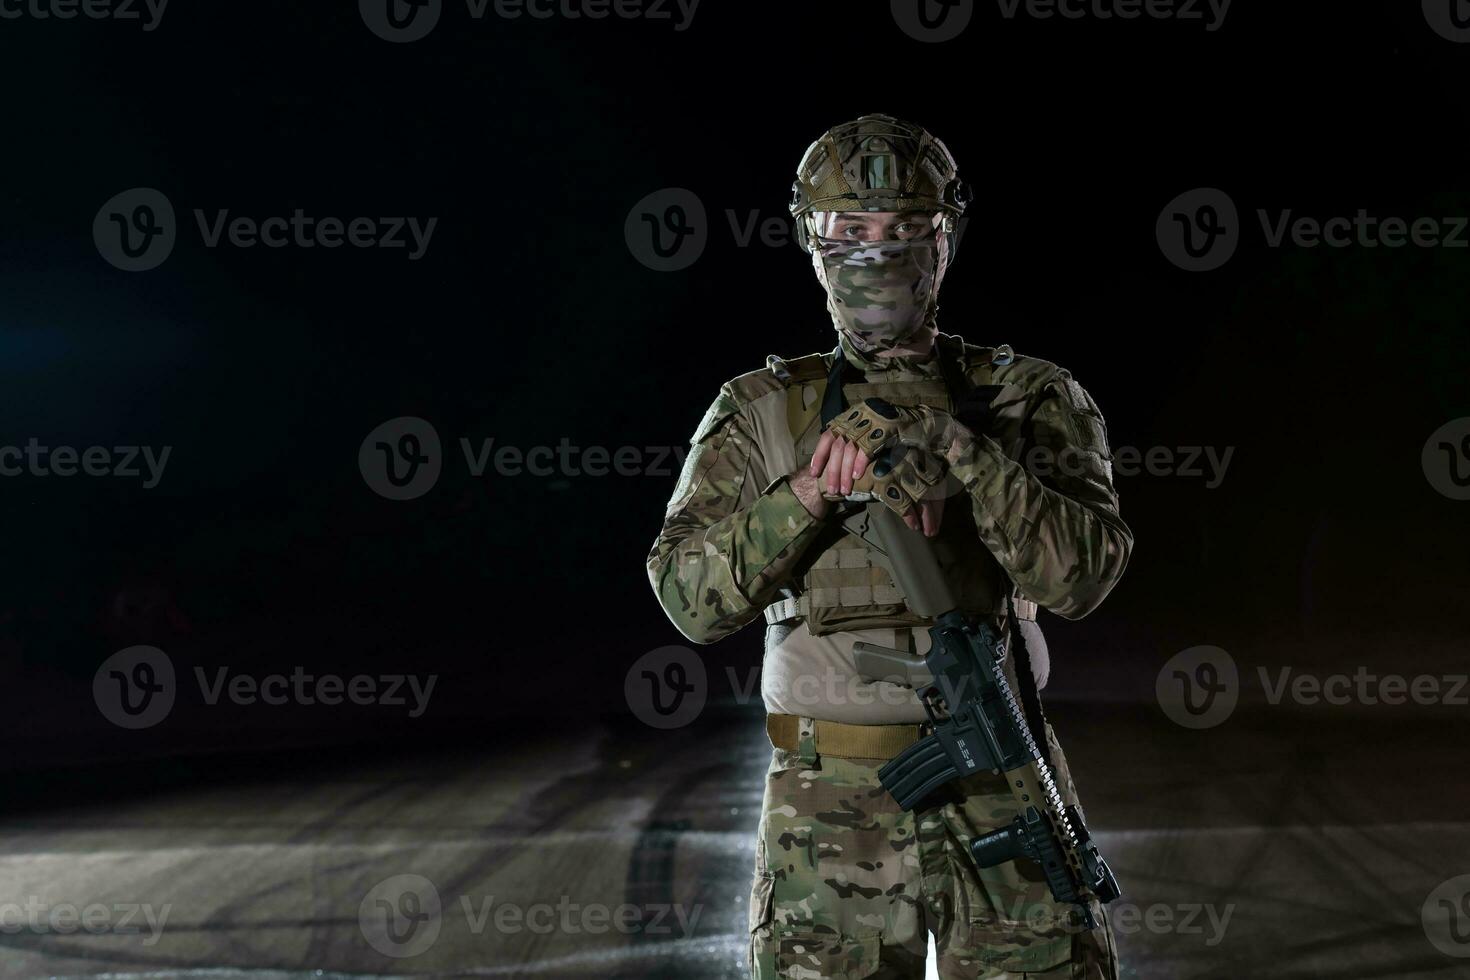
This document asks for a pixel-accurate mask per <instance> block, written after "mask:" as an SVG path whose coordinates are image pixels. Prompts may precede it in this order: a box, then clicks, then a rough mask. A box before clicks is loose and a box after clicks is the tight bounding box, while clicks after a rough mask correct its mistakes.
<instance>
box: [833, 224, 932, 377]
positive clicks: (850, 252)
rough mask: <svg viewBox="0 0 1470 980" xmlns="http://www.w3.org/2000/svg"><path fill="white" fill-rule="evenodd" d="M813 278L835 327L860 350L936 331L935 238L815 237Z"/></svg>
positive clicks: (889, 346) (894, 344)
mask: <svg viewBox="0 0 1470 980" xmlns="http://www.w3.org/2000/svg"><path fill="white" fill-rule="evenodd" d="M815 244H816V246H817V247H816V248H815V249H814V250H813V253H812V255H813V259H814V265H815V266H816V270H817V278H818V279H820V280H821V282H822V287H823V288H824V289H826V290H827V310H828V312H829V313H831V314H832V322H833V324H834V325H835V326H836V327H837V329H838V330H839V331H841V332H842V333H843V334H846V335H847V338H848V339H849V340H850V341H852V343H853V345H854V346H855V347H857V349H858V350H860V351H864V352H872V351H883V350H893V349H894V348H896V347H901V346H904V345H906V344H910V343H912V342H914V341H917V340H922V338H923V335H924V333H925V331H929V332H930V333H931V334H932V332H933V330H934V325H933V316H932V315H933V311H934V307H935V300H936V298H937V295H938V292H939V279H940V269H941V262H940V254H939V252H940V249H939V244H938V242H937V241H936V240H935V239H934V238H933V237H927V238H921V239H914V240H910V241H883V242H849V241H837V240H834V239H817V240H816V241H815Z"/></svg>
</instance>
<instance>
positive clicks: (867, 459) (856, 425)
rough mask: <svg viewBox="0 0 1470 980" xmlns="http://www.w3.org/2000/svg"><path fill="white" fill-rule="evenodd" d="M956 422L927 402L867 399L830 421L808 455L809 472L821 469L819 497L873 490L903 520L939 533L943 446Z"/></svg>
mask: <svg viewBox="0 0 1470 980" xmlns="http://www.w3.org/2000/svg"><path fill="white" fill-rule="evenodd" d="M955 428H956V423H955V422H954V420H953V419H952V418H950V417H949V415H948V414H947V413H945V412H941V411H938V410H937V409H932V408H929V407H927V406H915V407H912V408H910V407H904V406H898V405H894V404H891V403H890V402H887V401H884V400H883V399H881V398H869V399H868V400H867V401H865V402H863V403H862V404H860V405H855V406H853V407H851V408H849V409H848V410H847V411H845V412H843V413H842V415H840V416H838V417H837V418H836V419H834V420H833V421H832V422H831V423H829V424H828V426H827V429H826V431H825V432H823V433H822V438H821V441H820V442H819V443H818V445H817V451H816V454H815V455H814V456H813V459H812V468H811V469H812V473H813V474H814V475H815V474H825V478H824V479H823V483H822V491H823V494H822V495H823V496H824V497H825V498H826V499H828V500H840V499H842V498H843V497H845V496H848V495H850V494H854V493H864V492H866V493H871V494H873V495H874V497H875V498H876V499H878V500H881V501H883V503H884V504H886V505H887V506H888V507H890V508H892V509H893V510H894V511H895V512H896V513H898V515H899V516H900V517H902V518H903V519H904V523H906V524H908V526H909V527H911V528H913V529H914V530H922V531H923V532H924V533H925V534H927V535H930V536H932V535H934V534H936V533H938V530H939V522H940V518H941V516H942V514H943V505H944V497H946V496H948V494H947V493H945V492H943V491H942V490H936V489H935V488H936V487H939V485H940V484H941V483H942V482H943V481H944V478H945V474H946V469H947V468H946V465H945V462H944V460H943V458H942V456H941V455H939V454H938V453H936V452H935V451H934V450H935V449H936V448H938V449H940V450H941V451H942V450H943V449H945V448H947V447H948V446H949V445H950V442H951V441H952V434H953V431H954V429H955Z"/></svg>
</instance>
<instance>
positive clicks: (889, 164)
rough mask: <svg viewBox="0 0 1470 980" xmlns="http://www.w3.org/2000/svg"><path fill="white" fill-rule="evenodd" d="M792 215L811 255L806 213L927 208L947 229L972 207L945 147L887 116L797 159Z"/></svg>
mask: <svg viewBox="0 0 1470 980" xmlns="http://www.w3.org/2000/svg"><path fill="white" fill-rule="evenodd" d="M792 192H793V193H792V199H791V214H792V217H794V218H795V219H796V234H797V238H798V240H799V241H800V242H801V244H802V247H803V248H805V249H806V250H807V251H811V244H810V235H811V233H812V227H811V219H810V218H809V217H808V216H809V215H812V214H815V213H816V212H819V211H910V210H919V211H932V212H935V213H943V214H944V217H945V222H944V223H945V229H944V230H945V231H947V232H951V233H952V232H953V230H954V223H955V221H956V220H957V219H958V218H959V216H960V214H961V213H963V211H964V210H965V205H967V204H968V203H969V202H970V194H969V188H968V187H966V186H965V184H964V182H963V181H961V180H960V178H959V173H958V168H957V167H956V165H955V162H954V157H953V156H951V155H950V152H949V148H948V147H946V146H945V145H944V143H942V142H941V141H940V140H938V139H936V138H935V137H934V136H933V135H932V134H931V133H930V132H929V131H928V130H926V129H924V127H922V126H917V125H915V124H913V123H908V122H903V121H902V120H899V119H895V118H893V117H892V116H882V115H868V116H862V117H861V118H859V119H855V120H853V121H852V122H850V123H843V124H842V125H840V126H834V127H833V128H832V129H829V130H828V131H827V132H825V133H823V134H822V136H821V138H819V139H818V140H817V141H816V142H815V143H813V144H812V145H811V146H810V147H809V148H808V149H807V151H806V155H805V156H803V157H802V160H801V165H800V166H799V167H797V170H796V183H795V184H793V185H792Z"/></svg>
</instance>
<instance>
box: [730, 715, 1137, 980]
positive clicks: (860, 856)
mask: <svg viewBox="0 0 1470 980" xmlns="http://www.w3.org/2000/svg"><path fill="white" fill-rule="evenodd" d="M1046 734H1047V739H1048V741H1049V743H1050V745H1051V753H1052V758H1053V761H1054V762H1055V764H1056V779H1057V787H1058V790H1059V791H1060V792H1061V794H1062V797H1063V801H1064V802H1065V803H1076V802H1077V794H1076V789H1075V787H1074V786H1073V784H1072V780H1071V777H1070V774H1069V773H1068V770H1067V764H1066V760H1065V758H1064V757H1063V756H1062V752H1061V747H1060V746H1059V745H1058V744H1057V742H1056V737H1055V735H1054V734H1053V732H1052V730H1051V727H1050V725H1048V726H1047V733H1046ZM884 761H885V760H883V759H855V758H837V757H834V756H831V755H819V754H818V753H817V751H816V737H815V724H814V722H813V721H812V719H809V718H802V719H800V721H799V741H798V745H797V748H796V749H795V750H794V751H793V750H790V749H783V748H779V747H778V748H776V749H775V750H774V752H773V755H772V758H771V764H770V768H769V770H768V772H767V775H766V788H765V797H764V802H763V805H762V808H761V820H760V831H759V837H758V839H757V842H756V867H755V880H754V884H753V887H752V890H751V897H750V921H749V925H750V966H751V975H752V976H753V977H755V978H756V980H772V978H778V977H779V978H787V980H860V978H868V977H874V978H909V977H912V978H916V980H922V978H923V977H924V965H925V958H926V956H927V953H928V936H929V933H930V932H932V933H933V934H934V937H935V948H936V950H937V953H938V958H939V961H938V973H939V976H940V977H941V978H942V980H959V978H967V980H970V978H985V980H991V978H995V980H1000V978H1021V977H1034V978H1047V980H1063V978H1066V980H1117V977H1118V958H1117V951H1116V947H1115V946H1114V942H1113V934H1112V929H1111V927H1110V926H1109V924H1108V921H1107V917H1106V913H1105V911H1104V909H1103V907H1102V906H1101V905H1099V904H1098V903H1096V902H1093V903H1092V913H1093V916H1094V917H1095V919H1096V921H1097V926H1096V927H1094V928H1092V929H1088V928H1086V927H1085V926H1084V925H1083V924H1082V923H1081V922H1080V921H1079V919H1078V918H1077V916H1076V914H1075V910H1074V909H1073V908H1072V907H1071V906H1069V905H1062V904H1058V903H1057V902H1054V901H1053V900H1052V898H1051V893H1050V891H1049V890H1048V888H1047V885H1046V883H1045V880H1044V879H1043V877H1042V874H1041V870H1040V868H1039V867H1037V866H1036V864H1035V863H1034V862H1032V861H1029V860H1019V861H1008V862H1005V863H1003V864H1000V865H998V866H996V867H993V868H984V869H982V868H979V867H977V866H976V864H975V863H974V861H973V860H972V859H971V858H970V857H969V849H968V845H969V843H970V842H971V841H973V840H975V839H976V838H977V837H979V836H981V835H983V834H986V833H988V832H990V831H992V830H996V829H999V828H1000V827H1002V826H1004V825H1005V824H1008V823H1009V822H1010V821H1011V820H1012V819H1013V818H1014V817H1015V816H1016V814H1017V811H1016V807H1015V803H1014V801H1013V799H1012V797H1011V794H1010V793H1009V792H1008V791H1007V788H1006V785H1005V781H1004V780H1003V779H1002V778H1001V777H999V776H996V775H993V774H990V773H984V774H981V775H977V776H970V777H966V778H964V779H959V780H956V781H955V782H954V783H953V784H952V786H953V787H954V789H955V791H956V792H955V793H954V794H953V795H952V798H951V799H950V800H949V801H946V802H942V803H940V802H936V803H935V804H934V805H926V808H924V809H921V810H918V811H916V812H914V813H908V812H905V811H903V810H901V809H899V806H898V804H897V803H896V802H895V801H894V800H893V798H892V797H891V796H889V795H888V793H887V791H885V790H884V789H883V786H882V785H881V784H880V783H879V781H878V769H879V768H880V767H881V766H882V765H883V762H884Z"/></svg>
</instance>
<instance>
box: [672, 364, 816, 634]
mask: <svg viewBox="0 0 1470 980" xmlns="http://www.w3.org/2000/svg"><path fill="white" fill-rule="evenodd" d="M757 452H758V447H757V445H756V443H755V440H754V438H753V434H752V429H751V426H750V423H749V421H748V420H747V419H746V418H745V417H744V415H743V413H741V412H740V411H739V405H738V403H737V401H736V400H735V398H734V397H733V395H731V393H730V391H729V389H728V387H727V388H726V389H724V390H722V391H721V393H720V397H719V398H717V399H716V400H715V403H714V404H713V405H712V406H710V410H709V411H708V412H707V413H706V414H705V417H704V421H703V422H701V423H700V425H699V429H698V430H697V431H696V432H695V433H694V441H693V447H692V449H691V450H690V452H689V455H688V457H687V458H686V459H685V461H684V470H683V472H682V473H681V474H680V475H679V483H678V486H676V487H675V488H674V495H673V497H672V498H671V499H670V500H669V504H668V508H667V510H666V511H665V514H664V525H663V530H662V531H661V532H660V533H659V536H658V539H657V540H656V541H655V542H654V545H653V551H652V552H651V553H650V554H649V556H648V578H649V581H650V582H651V583H652V584H653V591H654V593H655V594H656V595H657V596H658V601H659V603H660V604H661V605H662V606H663V609H664V612H665V613H666V614H667V615H668V617H669V619H670V620H671V621H672V622H673V624H674V625H675V626H676V627H678V629H679V632H681V633H683V634H684V635H685V636H686V637H688V638H689V639H690V640H692V641H694V642H695V643H712V642H714V641H715V640H718V639H720V638H721V637H724V636H728V635H729V634H730V633H733V632H735V630H737V629H739V628H740V627H742V626H744V625H745V624H746V623H749V622H751V621H752V620H754V619H755V618H756V617H758V616H759V615H760V613H761V611H762V610H763V609H764V608H765V607H766V606H767V605H769V604H770V603H771V602H773V601H774V600H775V599H776V598H777V590H778V589H779V588H780V587H781V585H783V584H785V583H786V582H787V581H788V580H789V579H790V577H791V573H792V570H793V569H794V567H795V565H796V563H797V561H798V560H799V559H800V558H801V555H802V554H803V553H804V552H805V551H806V549H807V547H808V546H810V544H811V543H812V542H813V541H814V540H815V539H816V538H817V536H818V534H819V531H820V529H821V527H822V522H821V521H818V520H817V519H816V518H814V517H812V515H811V514H810V512H808V511H807V509H806V507H805V506H803V505H802V503H801V501H800V500H799V499H797V496H796V494H795V493H794V492H793V491H792V489H791V487H790V486H789V485H788V484H787V482H786V478H785V477H784V476H779V477H777V478H776V479H775V480H774V481H772V482H771V483H770V485H768V486H766V487H764V488H757V487H754V486H752V485H748V484H749V482H750V481H751V480H753V479H754V477H753V476H752V474H754V473H759V472H760V471H761V467H760V466H758V465H756V464H757V463H758V462H759V461H758V460H757V459H754V458H753V457H754V455H755V454H756V453H757Z"/></svg>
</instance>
